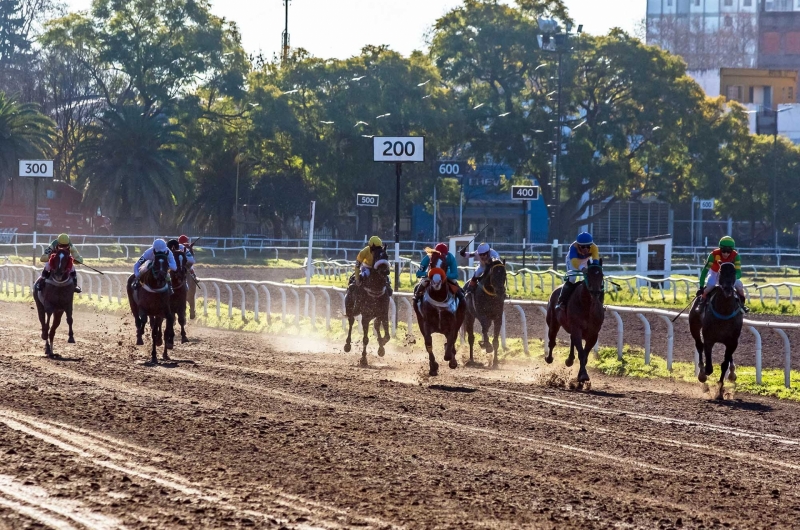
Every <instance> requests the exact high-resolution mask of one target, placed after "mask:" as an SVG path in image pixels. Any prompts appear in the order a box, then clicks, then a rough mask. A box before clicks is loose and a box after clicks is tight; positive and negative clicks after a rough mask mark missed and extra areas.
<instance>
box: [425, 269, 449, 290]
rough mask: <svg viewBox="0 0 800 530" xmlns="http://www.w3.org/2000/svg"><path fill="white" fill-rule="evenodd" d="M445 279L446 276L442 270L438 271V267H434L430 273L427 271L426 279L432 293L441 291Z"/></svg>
mask: <svg viewBox="0 0 800 530" xmlns="http://www.w3.org/2000/svg"><path fill="white" fill-rule="evenodd" d="M445 278H447V274H446V273H445V272H444V269H440V268H439V267H434V268H432V269H431V270H430V271H428V279H429V280H430V281H431V282H430V288H431V290H433V291H437V292H438V291H441V289H442V286H443V285H444V284H445Z"/></svg>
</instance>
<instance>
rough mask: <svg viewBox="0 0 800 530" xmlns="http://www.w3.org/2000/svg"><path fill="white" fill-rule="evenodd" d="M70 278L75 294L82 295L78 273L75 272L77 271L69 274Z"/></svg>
mask: <svg viewBox="0 0 800 530" xmlns="http://www.w3.org/2000/svg"><path fill="white" fill-rule="evenodd" d="M69 276H70V278H72V284H73V285H74V287H75V292H76V293H82V292H83V291H82V290H81V288H80V287H78V273H77V272H75V271H72V272H70V273H69Z"/></svg>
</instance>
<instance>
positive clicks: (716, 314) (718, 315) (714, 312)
mask: <svg viewBox="0 0 800 530" xmlns="http://www.w3.org/2000/svg"><path fill="white" fill-rule="evenodd" d="M716 298H717V293H714V295H713V296H712V298H711V300H709V301H708V307H709V309H711V314H712V315H714V318H716V319H717V320H723V321H724V320H730V319H732V318H734V317H736V315H738V314H740V313H741V312H742V308H741V307H737V308H736V309H734V310H733V313H731V314H730V315H723V314H721V313H719V312H718V311H717V310H716V309H714V300H716Z"/></svg>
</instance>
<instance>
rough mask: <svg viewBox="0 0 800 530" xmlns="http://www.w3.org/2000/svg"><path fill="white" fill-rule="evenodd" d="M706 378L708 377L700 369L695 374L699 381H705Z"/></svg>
mask: <svg viewBox="0 0 800 530" xmlns="http://www.w3.org/2000/svg"><path fill="white" fill-rule="evenodd" d="M706 379H708V377H707V376H706V374H705V372H703V371H702V370H700V373H699V374H697V380H698V381H700V382H701V383H705V382H706Z"/></svg>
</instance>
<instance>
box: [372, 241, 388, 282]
mask: <svg viewBox="0 0 800 530" xmlns="http://www.w3.org/2000/svg"><path fill="white" fill-rule="evenodd" d="M372 269H373V270H375V271H377V272H379V273H381V274H383V275H388V274H389V271H390V270H391V267H390V265H389V253H388V252H387V251H386V245H383V246H380V247H373V248H372Z"/></svg>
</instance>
